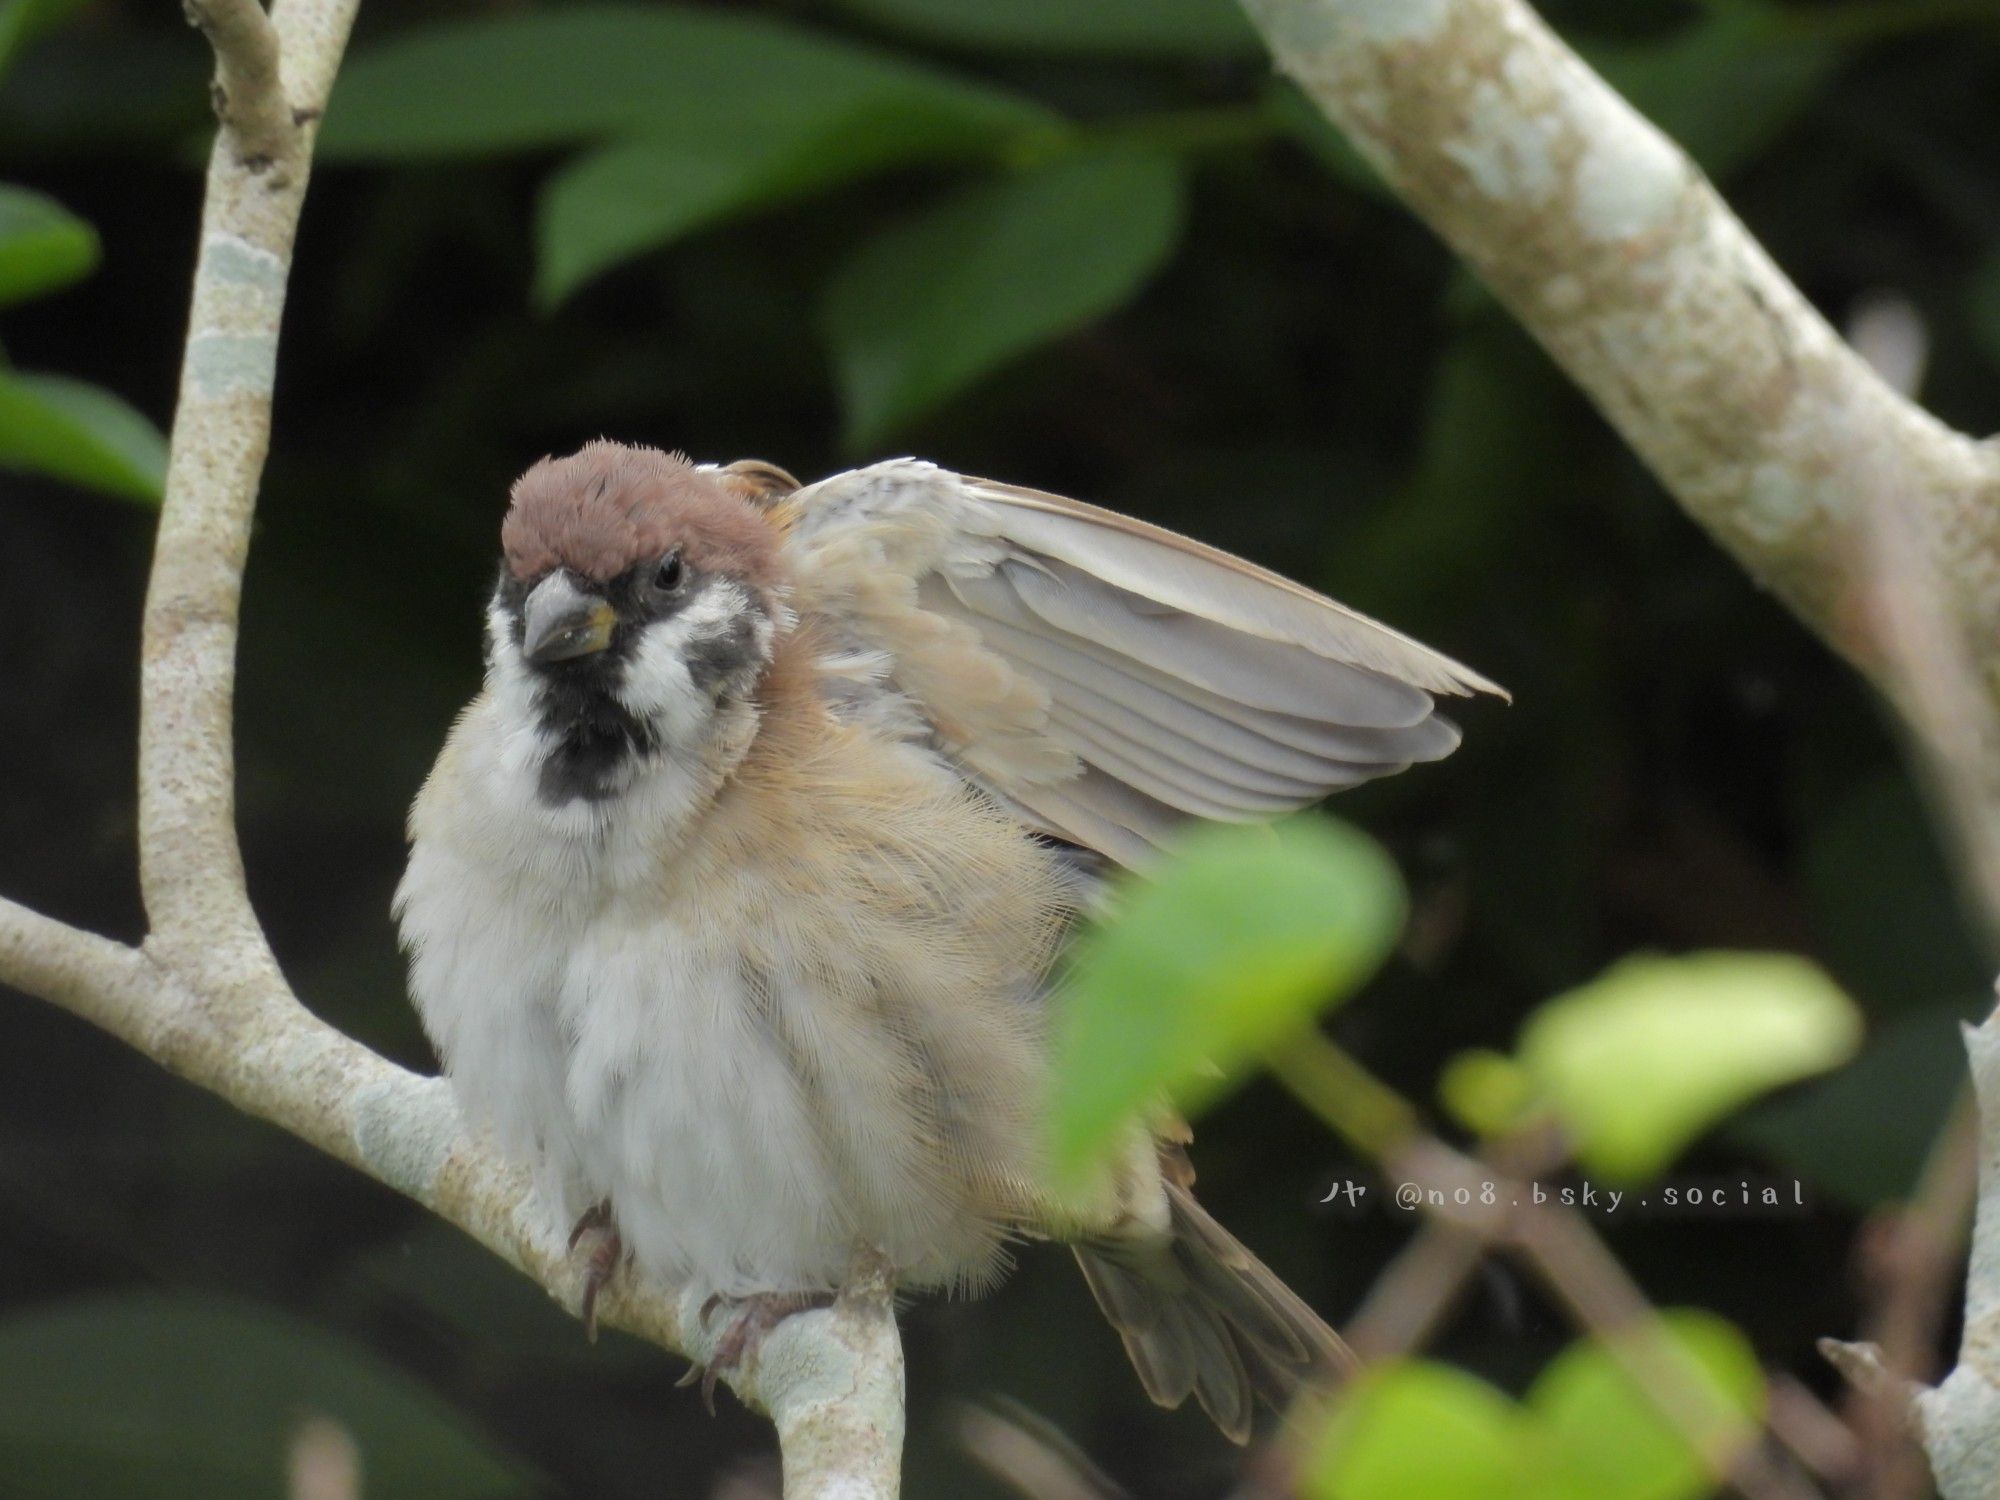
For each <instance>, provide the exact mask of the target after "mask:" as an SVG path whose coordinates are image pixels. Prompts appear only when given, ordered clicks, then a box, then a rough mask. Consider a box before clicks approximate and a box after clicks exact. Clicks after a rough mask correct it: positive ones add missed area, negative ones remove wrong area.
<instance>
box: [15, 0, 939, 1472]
mask: <svg viewBox="0 0 2000 1500" xmlns="http://www.w3.org/2000/svg"><path fill="white" fill-rule="evenodd" d="M356 3H357V0H278V4H277V6H276V8H275V9H274V10H273V11H272V12H271V14H270V15H269V16H268V17H267V16H266V15H265V13H264V11H263V10H262V9H261V8H260V7H259V6H258V5H257V4H256V3H254V0H188V4H187V7H186V8H187V12H188V17H189V19H190V21H192V22H193V23H194V24H195V25H197V26H199V27H200V28H201V30H202V32H203V34H204V35H205V36H206V37H207V38H208V40H209V42H210V44H211V45H212V46H213V48H214V49H215V53H216V112H217V116H218V119H219V120H220V122H221V129H220V131H219V132H218V134H217V138H216V143H215V148H214V150H213V152H212V154H211V155H210V158H209V166H208V177H207V188H206V196H205V198H204V202H203V210H202V223H201V248H200V253H199V256H198V259H197V263H196V269H195V282H194V294H193V303H192V310H191V314H190V319H189V329H188V338H187V348H186V353H185V357H184V359H183V363H182V367H181V388H180V397H179V401H178V404H177V406H176V408H175V413H174V426H173V434H172V439H171V449H170V454H169V459H168V465H167V486H166V499H165V502H164V505H163V507H162V510H161V515H160V526H159V536H158V540H157V543H156V547H155V553H154V560H153V572H152V578H151V582H150V585H149V588H148V591H147V598H146V620H145V647H144V656H143V664H142V677H141V689H140V695H141V696H140V727H139V860H140V885H141V890H142V893H143V894H144V897H145V902H146V911H147V916H148V919H149V921H150V923H151V925H152V932H151V935H150V936H149V937H148V938H147V939H146V941H145V943H144V944H143V945H142V946H141V947H139V948H136V949H134V948H128V947H126V946H124V945H122V944H119V943H115V942H111V941H110V940H108V939H105V938H99V937H94V936H92V935H90V934H87V933H83V932H80V931H78V930H76V929H75V928H71V927H68V926H65V925H64V924H62V923H60V922H57V921H54V920H53V919H51V918H48V917H45V916H41V915H38V914H37V913H34V912H31V911H29V910H27V909H26V908H24V907H21V906H18V905H15V904H14V903H12V902H7V901H0V983H7V984H11V985H14V986H16V987H17V988H19V989H22V990H24V991H26V992H28V993H30V994H34V995H38V996H40V997H42V998H43V999H46V1000H49V1001H51V1002H53V1003H55V1004H57V1005H60V1006H62V1007H63V1008H65V1009H67V1010H70V1011H72V1012H74V1013H75V1014H77V1015H79V1016H82V1017H83V1018H84V1019H86V1020H89V1021H91V1022H93V1023H95V1024H96V1025H98V1026H101V1027H102V1028H104V1029H105V1030H106V1031H108V1032H110V1033H112V1034H113V1035H114V1036H117V1037H119V1038H121V1039H122V1040H124V1041H126V1042H128V1043H130V1044H131V1045H132V1046H134V1047H136V1048H137V1049H138V1050H140V1051H141V1052H143V1053H145V1054H146V1055H147V1056H149V1057H151V1058H153V1059H155V1060H156V1061H158V1062H160V1063H161V1064H163V1065H164V1066H166V1067H167V1068H169V1069H171V1070H172V1071H173V1072H175V1073H177V1074H179V1075H180V1076H182V1077H183V1078H186V1079H188V1080H190V1081H191V1082H193V1083H196V1084H199V1085H200V1086H202V1087H204V1088H207V1089H209V1090H211V1091H213V1092H214V1093H216V1094H219V1095H220V1096H222V1097H223V1098H224V1099H227V1100H229V1101H230V1102H231V1103H232V1104H235V1105H236V1106H238V1107H239V1108H241V1109H244V1110H246V1111H248V1112H249V1113H251V1114H255V1115H258V1116H260V1117H261V1118H263V1119H266V1120H269V1121H271V1122H272V1123H273V1124H276V1125H278V1126H280V1127H282V1128H283V1129H285V1130H288V1131H290V1132H291V1133H292V1134H294V1135H296V1136H298V1137H299V1138H300V1139H302V1140H304V1141H306V1142H308V1143H310V1144H312V1145H314V1146H317V1147H318V1148H319V1149H321V1150H323V1151H326V1152H327V1153H329V1154H330V1155H333V1156H336V1157H338V1158H340V1159H341V1160H342V1161H345V1162H347V1163H349V1164H350V1165H353V1166H355V1167H358V1168H359V1169H361V1170H362V1171H364V1172H366V1173H368V1174H369V1175H370V1176H372V1177H374V1178H376V1179H377V1180H378V1181H381V1182H384V1183H386V1184H388V1185H389V1186H391V1187H394V1188H396V1189H397V1190H398V1191H400V1192H403V1193H405V1194H407V1195H409V1196H410V1197H411V1198H413V1199H415V1200H416V1201H417V1202H418V1203H421V1204H423V1205H424V1206H425V1207H427V1208H429V1209H431V1210H432V1211H434V1212H436V1213H437V1214H439V1215H440V1216H442V1217H443V1218H445V1219H448V1220H450V1221H451V1222H452V1223H454V1224H456V1225H458V1226H459V1227H460V1228H462V1229H464V1230H465V1231H466V1232H467V1233H469V1234H471V1235H472V1236H473V1237H474V1238H475V1239H477V1240H478V1241H479V1242H480V1243H481V1244H484V1245H486V1246H487V1247H488V1248H489V1249H491V1250H493V1251H494V1252H495V1253H497V1254H499V1255H500V1256H502V1257H503V1258H504V1259H506V1260H507V1261H508V1262H510V1263H511V1264H513V1265H514V1266H516V1267H518V1268H519V1269H521V1270H523V1271H525V1272H526V1273H528V1274H529V1275H531V1276H533V1277H535V1278H536V1279H537V1280H539V1281H541V1282H542V1283H543V1284H544V1285H545V1286H546V1287H547V1288H548V1289H549V1291H550V1293H551V1294H552V1295H553V1296H555V1297H556V1298H557V1299H558V1300H560V1301H562V1302H563V1303H564V1305H565V1306H567V1307H569V1308H570V1309H571V1310H572V1311H574V1310H575V1309H576V1308H577V1307H578V1306H579V1304H580V1302H581V1296H582V1290H583V1279H584V1270H583V1267H582V1266H581V1265H580V1264H578V1263H576V1262H574V1261H573V1260H572V1258H571V1257H570V1255H569V1252H568V1246H567V1244H566V1242H565V1238H564V1236H563V1234H562V1227H561V1226H557V1225H554V1224H552V1223H548V1222H546V1221H545V1219H544V1217H543V1216H542V1215H540V1214H539V1213H537V1212H536V1211H535V1210H534V1208H533V1207H532V1202H533V1200H532V1197H531V1193H530V1185H529V1181H528V1177H527V1174H526V1173H525V1172H524V1171H523V1170H522V1169H521V1168H519V1167H517V1166H516V1165H514V1164H512V1163H509V1162H506V1161H503V1160H502V1159H500V1158H499V1157H497V1156H496V1155H494V1154H493V1152H492V1151H491V1150H490V1149H489V1148H488V1147H487V1145H486V1144H485V1143H484V1142H483V1141H481V1140H478V1139H475V1138H473V1137H472V1136H470V1135H469V1134H468V1133H467V1131H466V1128H465V1125H464V1123H463V1121H462V1120H461V1118H460V1116H459V1114H458V1112H457V1109H456V1108H455V1106H454V1104H453V1102H452V1097H451V1091H450V1088H449V1086H448V1085H447V1084H446V1083H445V1082H444V1081H443V1080H441V1079H436V1078H424V1077H420V1076H418V1075H417V1074H414V1073H410V1072H408V1071H406V1070H404V1069H402V1068H399V1067H397V1066H395V1065H394V1064H392V1063H390V1062H388V1061H387V1060H386V1059H384V1058H382V1057H379V1056H377V1055H376V1054H375V1053H373V1052H371V1051H370V1050H368V1049H367V1048H366V1047H363V1046H361V1045H360V1044H359V1043H357V1042H355V1041H353V1040H351V1039H350V1038H348V1037H346V1036H343V1035H342V1034H341V1033H340V1032H338V1031H336V1030H335V1029H334V1028H332V1027H330V1026H328V1025H326V1024H325V1023H324V1022H322V1021H320V1020H319V1019H318V1018H316V1017H315V1016H313V1015H312V1014H311V1012H309V1011H308V1010H307V1009H306V1008H305V1006H304V1005H302V1004H301V1003H300V1002H299V999H298V997H297V996H296V995H295V994H294V993H293V992H292V990H291V988H290V986H289V985H288V984H287V983H286V981H285V978H284V976H283V974H282V973H281V972H280V971H279V968H278V965H277V961H276V959H275V958H274V957H273V956H272V954H271V951H270V948H269V945H268V944H267V943H266V941H265V938H264V933H263V929H262V927H261V926H260V924H259V923H258V921H257V918H256V914H255V912H254V911H253V910H252V908H251V905H250V900H249V895H248V892H247V890H246V888H245V885H244V879H243V861H242V853H241V849H240V847H239V845H238V843H237V837H236V826H235V769H234V750H233V736H232V732H231V721H232V714H233V694H234V685H235V666H236V645H237V618H238V607H239V604H240V600H241V594H242V582H243V567H244V562H245V559H246V557H247V554H248V550H249V542H250V525H251V517H252V515H253V513H254V511H255V509H256V502H257V488H258V483H259V480H260V478H261V476H262V473H263V467H264V459H265V455H266V452H267V450H268V448H269V445H270V434H271V402H272V394H273V388H274V383H275V379H276V373H277V351H278V330H279V322H280V318H281V316H282V314H283V310H284V299H285V286H286V280H287V277H288V274H289V271H290V268H291V259H292V246H293V240H294V237H295V235H296V233H297V229H298V220H299V211H300V208H301V206H302V204H303V202H304V198H305V190H306V182H307V177H308V173H309V169H310V166H311V159H312V144H313V136H314V133H315V129H316V127H317V124H318V121H319V118H320V116H321V114H322V113H323V111H324V109H325V105H326V99H327V95H328V93H329V92H330V90H331V88H332V85H333V79H334V75H335V73H336V71H337V69H338V67H339V62H340V55H341V52H342V50H343V49H344V47H345V44H346V39H347V33H348V29H349V27H350V25H351V24H352V22H353V19H354V11H355V6H356ZM851 1280H852V1285H850V1287H849V1288H848V1290H847V1291H845V1292H843V1294H842V1295H841V1297H840V1299H839V1300H838V1301H837V1302H836V1303H835V1305H834V1306H833V1307H832V1308H829V1309H825V1310H821V1311H815V1312H809V1313H802V1314H799V1315H797V1316H795V1317H793V1318H790V1319H788V1320H786V1321H785V1322H784V1323H783V1324H781V1325H780V1326H779V1327H778V1329H776V1330H775V1331H774V1332H773V1333H772V1334H771V1336H770V1337H769V1338H768V1339H767V1340H765V1342H764V1344H763V1346H762V1349H761V1350H760V1352H759V1354H758V1356H757V1357H756V1359H755V1360H754V1361H753V1362H752V1364H751V1365H750V1367H749V1368H748V1369H747V1370H745V1371H742V1372H740V1373H738V1374H736V1375H734V1376H732V1379H731V1384H732V1385H733V1386H734V1387H735V1388H736V1390H737V1391H738V1393H739V1394H740V1395H742V1396H743V1398H744V1399H745V1400H746V1401H747V1402H749V1403H751V1404H753V1405H758V1406H761V1407H762V1408H763V1409H765V1410H766V1411H768V1412H769V1413H770V1414H771V1417H772V1419H773V1421H774V1422H775V1423H776V1425H777V1429H778V1440H779V1444H780V1447H781V1449H782V1451H783V1455H784V1467H785V1483H786V1493H787V1495H788V1496H791V1497H794V1500H799V1497H810V1500H822V1497H827V1500H830V1497H833V1496H841V1497H860V1500H866V1497H876V1496H893V1495H895V1494H896V1493H897V1488H898V1482H899V1470H900V1463H901V1450H902V1436H903V1365H902V1350H901V1346H900V1343H899V1342H898V1339H897V1333H896V1325H895V1318H894V1313H893V1309H892V1306H891V1285H890V1280H889V1273H888V1271H887V1269H886V1268H884V1267H881V1266H879V1265H875V1264H873V1263H872V1262H871V1263H869V1264H866V1265H863V1266H860V1267H859V1268H858V1269H857V1273H856V1274H855V1276H854V1277H853V1278H851ZM691 1297H692V1294H691V1293H684V1292H683V1291H682V1290H681V1289H678V1288H674V1287H668V1286H664V1285H660V1284H655V1283H650V1282H647V1281H645V1280H643V1279H642V1278H639V1277H638V1276H636V1275H629V1274H628V1275H621V1276H619V1277H617V1278H616V1279H615V1280H614V1281H613V1283H612V1284H611V1286H609V1287H608V1288H606V1290H605V1294H604V1296H603V1297H602V1298H601V1299H600V1301H599V1304H598V1315H599V1317H600V1318H601V1319H602V1320H603V1321H604V1322H605V1323H606V1324H609V1325H613V1326H617V1327H622V1328H625V1329H627V1330H629V1331H631V1332H633V1333H636V1334H638V1335H640V1336H641V1337H644V1338H648V1339H650V1340H652V1341H653V1342H655V1343H657V1344H659V1345H661V1346H662V1347H663V1348H666V1349H669V1350H673V1351H675V1352H679V1353H684V1354H686V1355H687V1356H688V1357H690V1358H693V1359H696V1360H698V1361H706V1360H707V1359H708V1358H710V1357H711V1356H712V1354H713V1352H714V1348H715V1344H716V1340H717V1337H718V1335H719V1334H720V1333H721V1331H722V1330H721V1328H720V1327H719V1326H718V1327H715V1328H710V1327H709V1326H707V1323H706V1321H705V1320H704V1318H703V1316H702V1309H701V1308H700V1307H698V1306H695V1305H693V1304H692V1302H691V1300H690V1299H691Z"/></svg>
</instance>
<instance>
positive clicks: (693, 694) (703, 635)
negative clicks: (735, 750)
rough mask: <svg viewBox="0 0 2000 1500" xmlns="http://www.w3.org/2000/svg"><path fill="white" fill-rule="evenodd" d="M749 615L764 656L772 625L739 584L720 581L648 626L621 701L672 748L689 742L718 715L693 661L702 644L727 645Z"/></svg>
mask: <svg viewBox="0 0 2000 1500" xmlns="http://www.w3.org/2000/svg"><path fill="white" fill-rule="evenodd" d="M746 614H748V615H750V617H751V619H752V620H753V625H752V629H753V630H754V631H755V632H756V639H757V644H758V647H759V649H760V654H762V653H767V652H768V651H769V648H770V635H771V625H770V622H769V621H768V620H767V619H765V618H764V616H763V615H762V613H761V612H753V611H752V610H751V604H750V596H749V594H748V593H746V592H745V591H744V589H743V587H742V586H741V585H740V584H736V583H731V582H728V581H717V582H714V583H711V584H709V586H708V587H707V588H706V589H704V590H703V591H702V593H701V594H700V595H699V596H698V597H697V598H696V599H694V600H693V601H692V602H691V603H689V604H688V605H687V606H686V607H685V608H683V609H682V610H681V611H680V612H679V613H677V614H675V615H673V616H671V617H670V618H668V619H665V620H661V621H659V622H658V623H657V624H653V625H648V626H647V627H646V628H645V629H644V630H643V631H642V632H641V633H640V635H639V639H638V641H637V642H635V643H634V645H633V649H632V653H631V655H630V656H628V657H627V658H626V661H625V671H624V675H623V677H622V679H621V680H620V682H619V684H618V690H617V696H618V701H619V702H620V703H622V704H623V705H624V706H625V707H626V708H627V709H629V710H630V711H631V712H632V713H633V714H634V715H636V716H637V717H639V718H641V719H644V720H646V721H648V722H649V723H651V724H653V725H654V726H655V727H656V728H657V729H658V730H659V731H660V737H661V738H662V739H663V740H664V741H665V742H666V743H668V744H675V743H685V742H687V740H688V739H690V738H691V737H692V736H694V735H695V734H697V733H699V732H700V731H701V730H702V729H703V728H704V727H705V726H706V725H707V723H708V721H709V720H710V718H712V717H713V716H714V713H715V693H714V691H713V689H712V688H707V687H704V686H702V685H701V684H700V683H697V682H696V681H695V679H694V674H693V673H692V672H691V671H690V670H689V666H688V663H689V659H690V658H691V657H692V655H693V654H694V650H695V648H696V647H698V646H700V645H701V644H702V643H704V642H708V641H719V640H725V639H727V638H728V637H729V636H730V635H732V634H733V633H734V632H735V631H736V629H737V628H738V624H737V622H738V621H739V620H741V619H742V618H743V617H744V616H745V615H746Z"/></svg>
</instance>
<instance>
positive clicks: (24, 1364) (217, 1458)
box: [0, 1295, 532, 1500]
mask: <svg viewBox="0 0 2000 1500" xmlns="http://www.w3.org/2000/svg"><path fill="white" fill-rule="evenodd" d="M310 1417H323V1418H328V1419H331V1420H333V1421H335V1422H338V1423H339V1424H340V1426H341V1427H342V1428H344V1429H345V1430H346V1432H347V1434H348V1435H349V1436H350V1437H351V1438H352V1440H353V1442H354V1443H355V1445H356V1447H357V1448H358V1449H359V1450H360V1452H361V1454H362V1455H363V1462H364V1465H365V1472H366V1475H367V1486H368V1488H367V1493H368V1494H369V1495H371V1496H376V1497H380V1500H480V1497H486V1496H499V1495H510V1494H511V1495H518V1494H521V1493H523V1492H524V1490H526V1489H527V1488H528V1486H529V1485H530V1484H531V1483H532V1476H531V1475H530V1474H529V1473H528V1472H527V1471H526V1470H525V1469H524V1468H523V1467H522V1466H521V1465H520V1464H519V1463H517V1462H515V1461H512V1460H509V1459H505V1458H502V1457H501V1456H499V1455H498V1454H497V1453H496V1452H495V1451H494V1449H493V1448H492V1446H491V1445H490V1444H488V1443H487V1442H486V1441H484V1440H483V1439H482V1438H480V1437H479V1436H478V1435H477V1434H476V1433H474V1432H472V1431H470V1430H469V1429H468V1428H467V1426H466V1424H465V1422H464V1421H463V1419H462V1418H460V1417H458V1416H456V1415H455V1414H454V1413H452V1412H451V1411H450V1410H449V1409H448V1408H447V1407H446V1406H445V1405H444V1404H443V1403H441V1402H440V1401H439V1400H438V1399H437V1398H436V1397H435V1396H433V1395H431V1394H430V1393H428V1392H427V1391H425V1390H424V1389H423V1388H422V1387H421V1386H419V1385H417V1384H416V1383H415V1382H413V1381H411V1380H410V1379H409V1377H408V1376H405V1375H402V1374H399V1373H398V1372H397V1371H395V1370H393V1369H391V1368H390V1367H389V1366H387V1365H386V1364H384V1363H383V1362H382V1361H381V1360H380V1359H379V1358H377V1357H376V1356H374V1355H372V1354H370V1353H369V1352H368V1351H367V1350H365V1349H361V1348H356V1347H354V1346H352V1345H349V1344H347V1343H345V1342H344V1341H343V1340H340V1339H337V1338H334V1337H331V1336H329V1335H328V1334H325V1333H322V1332H320V1331H319V1330H317V1329H314V1328H312V1327H310V1326H308V1325H306V1324H302V1323H300V1322H298V1321H297V1320H295V1319H292V1318H288V1317H285V1316H284V1315H282V1314H280V1313H277V1312H274V1311H272V1310H271V1309H269V1308H262V1307H253V1306H244V1305H238V1304H235V1303H230V1302H225V1301H219V1300H211V1299H197V1298H189V1297H165V1296H157V1295H137V1296H112V1297H102V1298H91V1299H81V1300H76V1301H71V1302H66V1303H63V1304H61V1305H59V1306H56V1307H52V1308H50V1309H48V1310H46V1311H43V1312H38V1313H34V1314H31V1315H28V1316H25V1317H16V1318H12V1319H9V1320H8V1321H7V1322H5V1323H4V1324H0V1453H4V1454H5V1457H6V1465H7V1478H6V1489H7V1493H8V1494H9V1495H13V1496H19V1497H21V1500H43V1497H48V1500H73V1497H75V1496H78V1495H102V1496H114V1495H145V1496H148V1497H152V1500H182V1497H187V1500H201V1497H207V1496H212V1495H224V1494H241V1495H249V1494H266V1495H270V1494H277V1493H279V1492H280V1488H281V1486H282V1485H283V1484H284V1482H285V1475H286V1472H287V1460H288V1457H289V1449H290V1445H291V1443H292V1441H293V1439H294V1437H295V1435H296V1433H297V1430H298V1428H299V1425H300V1424H301V1423H302V1422H303V1421H305V1420H306V1419H308V1418H310Z"/></svg>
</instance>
